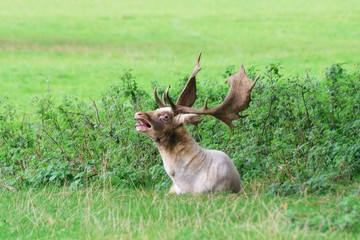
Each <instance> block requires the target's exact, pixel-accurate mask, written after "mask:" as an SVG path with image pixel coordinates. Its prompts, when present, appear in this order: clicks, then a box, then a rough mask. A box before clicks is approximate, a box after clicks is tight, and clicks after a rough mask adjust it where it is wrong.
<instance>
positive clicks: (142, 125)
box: [135, 118, 151, 131]
mask: <svg viewBox="0 0 360 240" xmlns="http://www.w3.org/2000/svg"><path fill="white" fill-rule="evenodd" d="M136 120H139V121H140V122H139V123H136V124H135V128H136V130H138V131H146V130H149V129H150V128H151V124H150V123H149V122H148V121H146V120H145V119H143V118H138V119H136Z"/></svg>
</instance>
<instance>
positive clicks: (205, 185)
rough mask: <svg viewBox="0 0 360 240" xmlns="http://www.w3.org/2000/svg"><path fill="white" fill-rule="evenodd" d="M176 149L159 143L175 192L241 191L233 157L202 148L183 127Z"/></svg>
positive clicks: (177, 136)
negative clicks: (231, 158)
mask: <svg viewBox="0 0 360 240" xmlns="http://www.w3.org/2000/svg"><path fill="white" fill-rule="evenodd" d="M172 137H173V138H174V139H176V142H175V145H174V146H168V145H164V144H161V143H157V147H158V149H159V152H160V155H161V158H162V160H163V164H164V168H165V171H166V173H167V174H168V175H169V177H170V178H171V180H172V181H173V186H172V187H171V190H170V192H172V193H177V194H181V193H188V192H194V193H207V192H214V191H232V192H239V191H240V175H239V173H238V171H237V169H236V167H235V165H234V163H233V162H232V161H231V160H230V158H229V157H228V156H227V155H226V154H225V153H223V152H221V151H215V150H206V149H203V148H201V147H200V146H199V145H198V144H197V143H196V142H195V141H194V139H193V138H192V137H191V135H190V134H189V133H188V132H187V131H186V129H185V128H184V127H183V126H181V127H178V128H177V129H176V130H175V132H174V135H173V136H172Z"/></svg>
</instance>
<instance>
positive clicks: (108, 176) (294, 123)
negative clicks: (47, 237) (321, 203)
mask: <svg viewBox="0 0 360 240" xmlns="http://www.w3.org/2000/svg"><path fill="white" fill-rule="evenodd" d="M359 70H360V68H359V67H357V70H355V71H351V72H349V71H347V70H346V69H344V68H343V66H342V65H341V64H334V65H333V66H331V67H330V68H329V69H327V71H326V74H325V79H321V80H319V79H315V78H313V77H311V74H310V73H306V74H305V76H302V77H299V76H296V77H292V76H283V75H282V74H281V66H279V65H276V64H273V65H270V66H268V67H267V68H266V70H265V71H264V72H263V73H260V74H259V71H257V70H256V69H254V68H250V69H248V75H249V76H250V78H251V79H254V77H255V75H259V76H260V79H259V82H258V84H257V86H256V87H255V89H254V91H253V97H252V99H253V101H252V103H251V105H250V108H249V109H248V110H247V113H248V114H249V116H248V117H247V118H244V119H242V120H239V121H238V122H237V125H238V128H236V129H235V130H233V132H230V131H229V130H228V128H227V127H226V126H225V125H224V124H222V123H220V122H219V121H217V120H215V119H213V118H211V117H206V119H205V121H203V123H202V124H201V125H199V126H198V128H195V127H189V128H190V131H191V132H192V134H193V136H194V138H195V139H196V140H197V141H198V142H199V144H200V145H201V146H203V147H205V148H213V149H219V150H223V151H225V152H226V153H227V154H228V155H229V156H231V157H232V159H233V161H234V163H235V165H236V166H237V168H238V170H239V172H240V174H241V176H242V179H243V181H248V180H251V179H256V178H261V179H263V180H266V181H267V182H268V183H269V184H268V186H269V188H268V189H269V191H270V192H271V193H274V194H292V193H306V192H307V191H311V192H317V193H321V192H324V191H328V190H331V189H332V186H333V184H334V183H336V182H338V181H344V180H353V179H356V178H358V177H359V170H360V162H359V159H360V143H359V139H360V132H359V129H360V119H359V116H360V111H359V108H360V72H359ZM233 72H234V67H233V66H230V67H228V68H227V69H225V70H224V71H223V73H222V74H221V76H219V77H218V79H216V80H206V81H201V80H200V81H199V80H198V97H199V99H198V100H197V104H198V105H197V107H201V103H202V102H204V100H205V98H208V99H209V103H211V104H209V105H212V106H214V105H215V104H217V103H219V102H221V101H222V99H223V98H224V96H225V95H226V93H227V91H228V86H227V85H225V84H223V81H220V80H219V79H223V78H225V77H227V76H229V75H230V74H232V73H233ZM183 79H185V80H186V78H181V81H179V84H177V85H176V86H175V87H174V88H172V94H173V95H174V96H175V94H176V93H178V92H180V91H181V87H182V86H183V83H184V80H183ZM34 106H35V108H36V113H32V114H22V113H18V112H17V111H16V108H15V107H14V106H12V105H11V103H10V101H9V100H7V99H3V100H2V101H1V102H0V177H1V180H2V181H6V182H7V184H13V185H17V186H24V185H28V186H29V185H30V186H37V185H41V184H47V183H54V184H56V185H71V186H73V187H78V186H82V185H86V184H88V183H89V182H90V181H99V180H100V181H110V182H111V183H112V184H119V185H122V186H127V187H132V186H141V187H148V186H156V187H163V186H168V185H169V179H168V177H167V176H166V173H165V171H164V170H163V167H162V162H161V158H160V156H159V154H158V152H157V149H156V147H155V146H154V144H153V143H152V142H151V141H150V140H149V139H148V138H146V137H145V136H143V135H140V134H138V133H137V132H136V131H135V130H134V123H135V121H134V120H133V116H134V113H135V112H136V111H147V110H152V109H155V108H156V105H155V101H154V100H153V98H152V96H150V95H147V94H146V93H145V92H144V91H143V90H141V89H139V88H138V86H137V84H136V81H135V78H134V76H133V74H132V72H131V71H126V72H125V73H124V74H123V75H122V76H121V77H120V81H119V82H118V83H116V84H114V85H113V86H112V87H110V88H109V90H108V91H107V92H105V93H104V94H103V96H102V97H101V98H100V99H99V100H97V101H95V100H90V101H83V100H78V99H76V98H64V100H63V101H62V102H60V103H59V102H54V101H53V100H52V98H51V95H49V96H47V97H45V98H41V99H35V101H34Z"/></svg>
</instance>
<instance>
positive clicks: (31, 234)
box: [0, 183, 359, 239]
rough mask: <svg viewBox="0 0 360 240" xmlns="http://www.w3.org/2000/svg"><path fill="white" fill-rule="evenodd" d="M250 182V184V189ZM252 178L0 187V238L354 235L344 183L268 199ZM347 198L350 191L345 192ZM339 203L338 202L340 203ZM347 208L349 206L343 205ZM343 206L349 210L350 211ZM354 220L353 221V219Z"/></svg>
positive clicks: (258, 237) (242, 237)
mask: <svg viewBox="0 0 360 240" xmlns="http://www.w3.org/2000/svg"><path fill="white" fill-rule="evenodd" d="M255 186H257V187H255ZM259 187H260V188H261V186H259V185H257V184H256V183H253V184H251V185H250V186H245V188H244V189H245V190H244V192H243V193H242V194H239V195H237V194H227V193H225V194H210V195H183V196H174V195H168V194H166V193H164V192H163V191H149V190H146V191H144V190H141V189H137V190H134V189H119V188H114V187H111V186H110V185H105V186H101V187H99V186H98V187H96V186H89V187H88V188H86V189H82V190H77V191H72V190H70V189H69V188H54V187H49V186H48V187H44V188H41V189H28V190H27V191H21V192H10V191H4V190H1V189H0V197H1V199H2V201H1V202H0V213H1V223H0V224H1V225H0V226H1V227H0V236H1V238H2V239H16V238H19V239H29V238H39V239H43V238H51V239H59V238H61V239H74V238H76V239H115V238H116V239H118V238H126V239H189V238H191V239H203V238H214V239H219V238H220V239H222V238H226V239H324V238H326V239H339V238H343V239H356V236H357V235H356V234H358V232H357V233H356V228H358V227H359V226H358V225H357V226H356V225H354V226H352V228H347V227H348V226H349V225H347V227H346V223H347V222H346V221H347V218H349V217H358V216H359V209H358V208H357V209H356V208H355V207H356V205H355V201H356V200H355V195H352V196H353V197H352V198H353V199H352V202H350V203H349V202H346V201H347V200H348V198H349V197H346V195H347V194H349V193H347V191H348V190H349V188H348V187H347V188H344V189H343V190H340V191H339V192H338V193H337V194H336V195H326V196H321V197H319V196H312V195H309V196H302V197H301V196H298V197H291V198H282V197H269V196H268V195H264V194H262V193H261V190H260V189H259ZM350 196H351V195H350ZM342 204H343V206H342ZM349 209H350V210H349ZM350 211H353V212H354V211H357V215H352V214H354V213H352V214H351V213H350ZM353 220H354V219H353Z"/></svg>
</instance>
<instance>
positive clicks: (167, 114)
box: [135, 53, 257, 141]
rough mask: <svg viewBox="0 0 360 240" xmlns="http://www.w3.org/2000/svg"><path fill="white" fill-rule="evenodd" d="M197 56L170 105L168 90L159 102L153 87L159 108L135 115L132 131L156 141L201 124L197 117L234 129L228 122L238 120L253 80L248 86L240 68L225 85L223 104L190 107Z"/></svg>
mask: <svg viewBox="0 0 360 240" xmlns="http://www.w3.org/2000/svg"><path fill="white" fill-rule="evenodd" d="M200 57H201V53H200V54H199V57H198V59H197V61H196V64H195V68H194V71H193V73H192V74H191V76H190V77H189V79H188V81H187V83H186V86H185V87H184V89H183V91H182V92H181V94H180V96H179V98H178V99H177V101H176V102H175V103H174V102H173V101H172V100H171V98H170V97H169V88H170V87H168V88H167V89H166V91H165V93H164V94H163V96H162V99H161V100H160V99H159V97H158V95H157V91H156V87H155V89H154V98H155V101H156V102H157V104H158V106H159V109H157V110H155V111H149V112H144V113H136V114H135V119H137V120H139V121H140V123H137V124H136V130H138V131H141V132H143V133H144V134H146V135H148V136H149V137H150V138H151V139H152V140H154V141H159V140H161V139H162V138H164V137H165V136H168V135H169V134H171V133H172V132H174V130H175V129H176V128H178V127H179V126H182V125H184V124H195V125H196V124H198V123H200V122H201V120H202V119H201V117H200V115H211V116H214V117H215V118H217V119H219V120H220V121H222V122H224V123H225V124H227V125H228V126H229V127H230V129H232V128H234V127H235V126H234V125H233V123H232V121H233V120H235V119H238V118H241V117H245V116H241V115H240V114H239V112H241V111H243V110H245V109H247V108H248V107H249V103H250V101H251V90H252V89H253V88H254V86H255V83H256V81H257V78H256V79H255V81H254V82H253V83H250V81H249V79H248V77H247V75H246V73H245V69H244V66H241V69H240V71H239V72H238V73H236V74H234V75H232V76H230V77H229V78H228V80H227V83H228V84H230V86H231V88H230V91H229V92H228V94H227V96H226V98H225V99H224V101H223V102H222V103H221V104H220V105H218V106H216V107H214V108H208V106H207V101H205V104H204V107H203V108H192V105H193V104H194V102H195V100H196V79H195V78H196V74H197V73H198V72H199V71H200V66H199V62H200ZM165 100H166V101H167V102H168V104H169V106H168V105H167V104H166V102H165Z"/></svg>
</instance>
